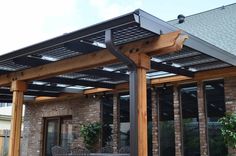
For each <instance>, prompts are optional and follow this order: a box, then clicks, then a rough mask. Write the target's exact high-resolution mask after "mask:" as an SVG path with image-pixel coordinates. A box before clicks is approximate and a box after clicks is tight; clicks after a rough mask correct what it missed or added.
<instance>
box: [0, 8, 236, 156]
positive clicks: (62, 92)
mask: <svg viewBox="0 0 236 156" xmlns="http://www.w3.org/2000/svg"><path fill="white" fill-rule="evenodd" d="M199 60H201V61H199ZM235 60H236V56H234V55H230V54H229V55H225V54H224V51H223V50H221V49H219V48H217V47H215V46H213V45H211V44H209V43H207V42H205V41H203V40H201V39H199V38H197V37H195V36H193V35H190V34H187V32H183V31H180V30H178V29H177V28H175V27H173V26H171V25H169V24H167V23H166V22H164V21H162V20H160V19H158V18H156V17H154V16H152V15H150V14H148V13H146V12H144V11H142V10H136V11H134V12H132V13H129V14H126V15H123V16H120V17H117V18H115V19H112V20H110V21H105V22H103V23H100V24H97V25H94V26H91V27H88V28H84V29H81V30H78V31H76V32H72V33H69V34H65V35H63V36H60V37H57V38H54V39H51V40H48V41H45V42H42V43H39V44H35V45H32V46H29V47H26V48H23V49H20V50H17V51H14V52H12V53H8V54H5V55H3V56H1V57H0V65H1V66H4V68H1V71H0V73H1V75H0V85H1V86H2V87H1V89H0V92H1V93H3V94H4V95H2V97H1V100H2V101H4V102H9V101H12V103H13V111H12V112H13V118H12V119H13V120H12V128H11V129H12V131H11V137H10V148H9V156H18V155H19V153H20V150H19V149H20V136H21V134H20V129H21V116H22V107H23V103H26V104H27V103H31V102H32V101H33V102H32V103H34V104H36V105H37V103H40V102H42V101H56V100H57V99H67V98H73V97H80V98H81V99H83V98H86V95H87V96H97V95H99V96H102V95H104V94H106V95H108V94H110V95H112V96H113V98H114V99H113V102H114V105H117V104H118V101H119V100H117V94H118V92H120V91H129V95H130V155H131V156H147V154H148V135H147V134H148V132H147V129H148V127H147V89H148V88H151V89H155V87H152V86H153V85H158V84H159V85H160V84H161V85H162V86H163V84H166V83H172V82H175V81H193V80H194V81H199V80H202V79H204V78H208V79H209V78H211V79H214V78H216V77H219V76H223V75H225V74H229V75H230V74H231V75H235V73H236V72H235V71H236V69H235V67H234V66H235V65H236V62H235ZM180 63H181V66H179V64H180ZM222 68H224V69H225V73H222V72H219V71H220V69H222ZM209 70H211V71H209ZM9 86H11V87H9ZM175 89H176V88H175ZM10 90H11V92H13V94H12V95H11V92H10ZM174 92H175V93H177V91H176V90H175V91H174ZM200 93H202V90H200ZM82 96H83V98H82ZM35 97H37V98H35ZM78 107H79V106H78ZM114 108H115V106H114ZM113 113H114V114H113V117H114V118H117V111H116V110H115V109H114V111H113ZM59 120H61V119H59ZM113 120H114V121H115V122H114V123H113V124H114V125H117V124H118V123H119V121H118V123H116V122H117V120H115V119H113ZM203 120H206V119H204V118H203ZM175 128H177V129H181V127H180V125H176V127H175ZM200 128H201V129H204V127H200ZM115 131H117V129H115ZM200 132H201V131H200ZM176 139H177V140H176V141H180V139H181V138H176ZM178 139H179V140H178ZM113 141H114V142H115V141H117V140H116V139H115V138H114V140H113ZM43 148H45V147H43ZM44 150H45V149H44ZM115 150H117V149H115ZM178 152H179V151H177V153H178ZM40 153H41V154H42V146H41V151H40ZM90 155H101V154H99V153H97V154H93V153H92V154H90ZM102 155H106V154H102ZM108 155H111V154H108ZM114 155H121V154H114ZM122 156H123V155H122Z"/></svg>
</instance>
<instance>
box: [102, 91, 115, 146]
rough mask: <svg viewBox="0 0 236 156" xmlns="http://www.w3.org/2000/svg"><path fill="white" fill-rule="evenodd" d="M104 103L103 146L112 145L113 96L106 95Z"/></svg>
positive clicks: (103, 99)
mask: <svg viewBox="0 0 236 156" xmlns="http://www.w3.org/2000/svg"><path fill="white" fill-rule="evenodd" d="M101 104H102V122H103V127H102V146H103V147H106V146H109V145H110V146H111V145H112V142H111V141H112V127H113V98H112V96H110V95H106V96H105V97H103V98H102V100H101Z"/></svg>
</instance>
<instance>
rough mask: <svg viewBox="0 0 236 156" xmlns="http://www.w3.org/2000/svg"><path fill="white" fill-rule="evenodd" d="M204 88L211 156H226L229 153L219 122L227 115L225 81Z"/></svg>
mask: <svg viewBox="0 0 236 156" xmlns="http://www.w3.org/2000/svg"><path fill="white" fill-rule="evenodd" d="M204 88H205V97H206V105H207V117H208V122H207V124H208V143H209V150H210V156H218V155H220V156H226V155H227V153H228V152H227V148H226V145H225V143H224V140H223V137H222V135H221V132H220V123H219V122H218V120H219V118H221V117H223V116H224V115H225V101H224V82H223V80H218V81H211V82H206V83H205V85H204Z"/></svg>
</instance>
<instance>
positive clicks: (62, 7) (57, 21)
mask: <svg viewBox="0 0 236 156" xmlns="http://www.w3.org/2000/svg"><path fill="white" fill-rule="evenodd" d="M232 3H236V0H1V1H0V19H1V25H0V54H4V53H7V52H11V51H13V50H17V49H20V48H23V47H25V46H28V45H32V44H34V43H38V42H40V41H44V40H46V39H50V38H53V37H56V36H59V35H62V34H64V33H68V32H71V31H74V30H77V29H80V28H82V27H86V26H89V25H92V24H96V23H98V22H101V21H104V20H106V19H109V18H112V17H115V16H119V15H122V14H124V13H127V12H131V11H134V10H135V9H137V8H140V9H143V10H145V11H147V12H149V13H151V14H153V15H155V16H157V17H159V18H161V19H163V20H171V19H175V18H176V17H177V15H179V14H184V15H185V16H188V15H191V14H195V13H199V12H202V11H206V10H209V9H213V8H216V7H220V6H223V5H228V4H232Z"/></svg>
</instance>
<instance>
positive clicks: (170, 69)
mask: <svg viewBox="0 0 236 156" xmlns="http://www.w3.org/2000/svg"><path fill="white" fill-rule="evenodd" d="M151 67H152V69H157V70H159V71H165V72H169V73H173V74H177V75H184V76H188V77H194V72H191V71H189V70H187V69H181V68H177V67H173V66H171V65H166V64H163V63H159V62H154V61H152V62H151Z"/></svg>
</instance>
